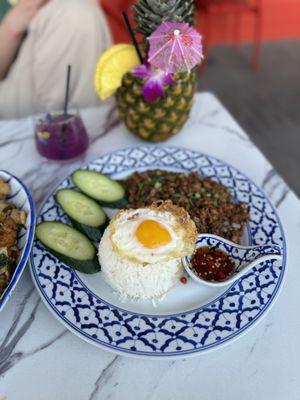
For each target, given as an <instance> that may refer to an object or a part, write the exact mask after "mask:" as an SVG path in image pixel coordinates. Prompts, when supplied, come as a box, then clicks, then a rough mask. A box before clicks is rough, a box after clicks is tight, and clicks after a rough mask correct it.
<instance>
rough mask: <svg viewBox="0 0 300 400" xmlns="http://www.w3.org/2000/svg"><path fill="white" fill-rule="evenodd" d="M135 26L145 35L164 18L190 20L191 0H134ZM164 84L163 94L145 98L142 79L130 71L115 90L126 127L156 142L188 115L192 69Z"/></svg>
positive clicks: (191, 94) (191, 99)
mask: <svg viewBox="0 0 300 400" xmlns="http://www.w3.org/2000/svg"><path fill="white" fill-rule="evenodd" d="M134 9H135V13H136V14H135V21H136V23H137V27H136V30H137V31H138V32H139V33H141V34H143V35H144V36H145V37H147V36H149V35H151V33H152V32H153V31H154V30H155V29H156V28H157V26H158V25H160V24H161V23H162V22H165V21H173V22H187V23H188V24H189V25H192V24H193V21H194V0H138V1H137V4H136V5H135V6H134ZM174 78H175V82H174V83H173V84H172V85H170V86H168V87H166V89H165V94H164V96H163V97H161V98H159V99H157V100H155V101H153V102H146V101H145V100H144V99H143V96H142V90H143V85H144V79H141V78H136V77H134V76H133V75H132V74H131V73H127V74H126V75H125V76H124V77H123V81H122V86H121V87H120V88H119V89H118V91H117V94H116V99H117V105H118V108H119V111H120V114H121V116H122V118H123V119H124V122H125V124H126V126H127V127H128V129H129V130H130V131H131V132H133V133H134V134H136V135H137V136H139V137H141V138H143V139H145V140H148V141H151V142H158V141H164V140H166V139H168V138H169V137H170V136H172V135H174V134H176V133H177V132H178V131H180V129H181V128H182V126H183V125H184V123H185V122H186V120H187V119H188V117H189V113H190V110H191V107H192V101H193V95H194V91H195V71H192V72H191V73H190V74H188V73H181V74H177V76H175V77H174Z"/></svg>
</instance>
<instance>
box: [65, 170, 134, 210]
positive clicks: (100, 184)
mask: <svg viewBox="0 0 300 400" xmlns="http://www.w3.org/2000/svg"><path fill="white" fill-rule="evenodd" d="M72 180H73V182H74V184H75V185H76V186H77V187H78V188H79V189H80V190H81V191H82V192H83V193H85V194H87V195H88V196H90V197H92V198H93V199H95V200H97V201H98V202H99V203H100V204H101V205H102V206H104V207H109V208H123V207H126V206H127V204H128V202H127V200H126V198H125V190H124V188H123V186H122V185H120V184H119V183H118V182H116V181H113V180H112V179H110V178H108V177H107V176H105V175H103V174H100V173H99V172H95V171H89V170H84V169H79V170H78V171H75V172H74V173H73V175H72Z"/></svg>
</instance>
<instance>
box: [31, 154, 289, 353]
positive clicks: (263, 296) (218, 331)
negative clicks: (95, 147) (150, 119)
mask: <svg viewBox="0 0 300 400" xmlns="http://www.w3.org/2000/svg"><path fill="white" fill-rule="evenodd" d="M84 168H88V169H92V170H97V171H100V172H102V173H105V174H107V175H116V174H120V173H130V172H132V171H133V170H143V169H150V168H164V169H171V170H181V171H186V172H189V171H198V172H199V173H200V174H201V175H203V176H207V177H210V178H213V179H215V180H217V181H218V182H221V183H223V184H224V185H225V186H227V187H228V188H229V190H230V191H231V192H232V194H233V196H234V198H235V199H236V200H238V201H245V202H246V203H248V204H249V208H250V222H249V226H250V228H249V232H250V234H251V237H250V241H251V244H257V245H258V244H267V243H276V244H278V245H280V246H281V247H282V248H283V262H282V263H279V262H278V261H269V262H265V263H262V264H260V265H259V267H257V268H255V269H253V270H252V271H251V272H249V273H248V274H247V275H245V276H243V277H242V278H241V279H239V280H238V281H237V282H236V283H234V284H233V285H232V286H231V287H230V288H229V289H228V290H226V291H225V292H224V293H223V294H222V295H221V296H219V297H218V298H217V299H215V300H213V301H212V302H210V303H208V304H206V305H204V306H202V307H200V308H198V309H196V310H190V311H188V312H185V313H179V314H172V315H142V314H138V313H134V312H131V311H127V310H124V309H122V308H120V307H116V306H114V305H112V304H109V303H107V302H105V301H104V300H103V299H101V298H100V297H99V296H96V295H95V294H94V293H93V292H92V291H91V290H89V288H87V287H86V286H85V285H83V283H82V282H81V280H80V279H79V277H78V275H77V274H76V272H75V271H73V270H70V269H69V268H68V267H66V266H65V265H63V264H62V263H60V262H59V261H58V260H57V259H55V257H53V256H52V255H51V254H50V253H49V252H47V251H46V250H45V248H44V247H43V246H42V245H41V244H40V243H38V242H37V241H36V242H35V243H34V246H33V251H32V254H31V259H30V261H31V272H32V276H33V280H34V282H35V284H36V286H37V288H38V290H39V292H40V294H41V296H42V299H43V300H44V301H45V302H46V304H47V306H48V307H49V308H50V310H51V311H52V312H53V313H54V314H55V315H56V316H57V317H58V318H59V319H60V320H61V322H63V323H64V324H65V325H66V326H67V327H68V328H69V329H70V330H72V331H73V332H74V333H76V334H78V335H79V336H80V337H82V338H83V339H85V340H87V341H88V342H90V343H92V344H95V345H98V346H100V347H102V348H106V349H108V350H112V351H115V352H117V353H120V354H128V355H134V356H148V357H174V356H175V357H180V356H187V355H191V354H196V353H199V352H203V351H206V350H209V349H212V348H216V347H218V346H220V345H223V344H225V343H227V342H228V341H230V340H232V339H234V338H235V337H237V336H238V335H240V334H242V333H243V332H244V331H246V330H247V329H248V328H250V327H251V326H252V325H253V324H254V323H255V322H256V321H257V320H258V319H259V318H260V317H261V316H262V315H263V314H264V313H265V312H266V310H267V309H268V308H269V307H270V305H271V303H272V302H273V301H274V299H275V297H276V295H277V293H278V290H279V288H280V286H281V283H282V279H283V276H284V271H285V260H286V247H285V239H284V233H283V230H282V226H281V224H280V221H279V218H278V216H277V214H276V212H275V210H274V209H273V207H272V205H271V203H270V201H269V200H268V199H267V198H266V197H265V195H264V194H263V193H262V192H261V191H260V189H259V188H258V187H257V186H256V185H255V184H254V183H253V182H252V181H250V180H249V179H248V178H247V177H246V176H245V175H243V174H242V173H240V172H239V171H237V170H236V169H235V168H233V167H232V166H230V165H228V164H226V163H224V162H222V161H220V160H218V159H216V158H213V157H210V156H208V155H205V154H200V153H198V152H196V151H192V150H188V149H182V148H176V147H164V146H159V147H157V146H141V147H135V148H127V149H123V150H119V151H116V152H113V153H109V154H107V155H104V156H102V157H100V158H98V159H96V160H94V161H92V162H91V163H89V164H88V165H86V166H85V167H84ZM70 186H72V183H71V180H70V178H66V179H65V180H64V181H63V182H62V183H61V184H60V185H59V186H58V187H57V188H56V189H55V190H54V191H53V193H52V194H51V195H50V196H49V197H48V198H47V199H46V201H45V202H44V204H43V205H42V207H41V211H40V215H39V218H38V222H41V221H43V220H54V219H55V220H61V221H64V222H66V221H67V219H66V216H65V215H64V214H63V213H62V211H61V210H60V209H59V207H58V206H57V205H56V203H55V199H54V196H53V195H54V194H55V192H56V191H57V190H58V189H61V188H63V187H70Z"/></svg>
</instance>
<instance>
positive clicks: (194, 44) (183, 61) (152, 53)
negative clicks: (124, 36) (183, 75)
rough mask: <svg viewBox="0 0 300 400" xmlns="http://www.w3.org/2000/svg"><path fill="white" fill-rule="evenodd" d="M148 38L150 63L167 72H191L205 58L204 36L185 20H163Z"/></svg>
mask: <svg viewBox="0 0 300 400" xmlns="http://www.w3.org/2000/svg"><path fill="white" fill-rule="evenodd" d="M148 40H149V42H150V49H149V56H148V61H149V63H150V64H151V65H153V66H156V67H157V68H159V69H161V70H163V71H165V72H166V73H167V74H170V73H177V72H190V71H191V69H192V68H194V67H195V66H196V65H197V64H199V63H200V62H201V60H202V59H203V49H202V37H201V35H200V34H199V33H198V32H197V31H196V30H195V29H194V28H191V27H190V26H189V25H188V24H186V23H185V22H163V23H162V24H161V25H159V27H158V28H157V29H156V30H155V31H154V32H153V33H152V35H150V36H149V37H148Z"/></svg>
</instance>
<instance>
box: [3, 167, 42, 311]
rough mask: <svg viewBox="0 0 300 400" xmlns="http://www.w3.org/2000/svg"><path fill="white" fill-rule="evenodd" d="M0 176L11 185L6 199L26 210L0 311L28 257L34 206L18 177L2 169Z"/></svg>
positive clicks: (33, 225) (31, 240) (33, 223)
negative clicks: (16, 257)
mask: <svg viewBox="0 0 300 400" xmlns="http://www.w3.org/2000/svg"><path fill="white" fill-rule="evenodd" d="M0 178H2V179H4V180H5V181H6V182H7V183H9V184H10V185H11V187H12V190H13V192H12V194H11V195H10V196H9V197H8V201H9V202H11V203H13V204H15V205H16V206H17V207H18V208H20V209H25V210H26V211H27V221H26V233H25V234H24V235H22V238H20V239H19V242H18V246H19V250H20V252H22V255H21V258H20V260H19V263H18V265H17V267H16V269H15V272H14V274H13V277H12V279H11V281H10V283H9V285H8V287H7V288H6V290H5V292H4V294H3V296H2V298H1V300H0V311H1V310H2V309H3V308H4V306H5V304H6V303H7V301H8V299H9V297H10V296H11V294H12V292H13V290H14V288H15V287H16V285H17V283H18V281H19V279H20V278H21V275H22V273H23V271H24V269H25V267H26V263H27V260H28V258H29V254H30V250H31V246H32V242H33V239H34V231H35V206H34V202H33V200H32V198H31V195H30V193H29V190H28V189H27V187H26V186H25V185H24V183H23V182H22V181H21V180H20V179H19V178H17V177H16V176H14V175H12V174H10V173H9V172H7V171H3V170H1V171H0ZM28 214H29V215H28Z"/></svg>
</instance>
